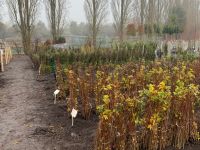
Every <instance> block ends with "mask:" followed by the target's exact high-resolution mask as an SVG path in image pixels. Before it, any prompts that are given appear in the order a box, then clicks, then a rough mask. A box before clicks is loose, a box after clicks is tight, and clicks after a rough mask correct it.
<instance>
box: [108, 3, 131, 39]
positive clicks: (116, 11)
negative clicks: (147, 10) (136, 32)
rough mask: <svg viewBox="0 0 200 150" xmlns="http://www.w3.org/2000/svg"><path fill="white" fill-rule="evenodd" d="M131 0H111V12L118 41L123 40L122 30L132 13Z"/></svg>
mask: <svg viewBox="0 0 200 150" xmlns="http://www.w3.org/2000/svg"><path fill="white" fill-rule="evenodd" d="M132 3H133V1H132V0H112V1H111V7H112V14H113V18H114V27H115V30H116V31H117V33H118V34H119V37H120V42H123V40H124V33H125V32H124V30H125V27H126V24H127V21H128V20H129V19H130V17H131V14H132V6H133V5H132Z"/></svg>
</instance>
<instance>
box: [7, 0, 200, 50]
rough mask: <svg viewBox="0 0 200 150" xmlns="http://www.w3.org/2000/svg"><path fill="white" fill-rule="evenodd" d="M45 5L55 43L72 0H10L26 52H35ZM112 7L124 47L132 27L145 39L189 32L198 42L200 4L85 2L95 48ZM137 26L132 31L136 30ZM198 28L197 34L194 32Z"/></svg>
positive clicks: (184, 0) (183, 0)
mask: <svg viewBox="0 0 200 150" xmlns="http://www.w3.org/2000/svg"><path fill="white" fill-rule="evenodd" d="M41 2H43V4H44V5H45V11H46V16H47V19H48V23H49V29H50V32H51V37H52V39H53V41H54V42H55V41H56V40H57V39H58V38H59V37H60V36H62V33H63V29H64V26H65V24H66V18H67V13H68V8H69V7H68V6H69V1H68V0H6V3H7V6H8V9H9V14H10V17H11V20H12V21H13V22H14V23H15V24H16V25H17V26H18V28H19V31H20V33H21V38H22V43H23V47H24V50H25V51H26V52H28V51H29V50H30V49H31V37H32V33H33V30H34V25H35V23H36V16H37V13H38V7H39V6H40V5H41ZM108 4H110V8H111V13H112V16H113V27H114V29H115V32H116V35H117V36H118V37H119V42H120V43H123V41H124V40H125V38H126V36H125V35H126V34H127V33H126V30H127V26H128V24H135V25H137V26H138V27H140V30H141V32H140V34H141V37H142V36H143V35H148V37H152V36H153V35H156V36H159V35H160V34H174V33H175V34H178V33H182V32H184V31H187V32H189V33H192V34H195V36H194V37H195V38H197V35H196V32H197V28H198V23H199V19H198V13H199V12H200V11H199V10H200V7H199V6H200V0H191V1H188V0H84V6H83V7H84V11H85V16H86V20H87V23H88V27H89V31H90V35H89V36H90V37H91V39H92V41H91V42H92V46H93V47H94V48H96V47H97V37H98V35H99V34H100V29H101V27H102V25H103V24H104V23H105V21H106V18H107V15H108V13H109V11H108V10H109V7H108ZM135 25H129V26H128V27H130V28H131V27H132V28H135ZM194 28H195V32H194V30H193V31H192V29H194ZM131 31H134V30H133V29H131ZM185 36H186V33H185Z"/></svg>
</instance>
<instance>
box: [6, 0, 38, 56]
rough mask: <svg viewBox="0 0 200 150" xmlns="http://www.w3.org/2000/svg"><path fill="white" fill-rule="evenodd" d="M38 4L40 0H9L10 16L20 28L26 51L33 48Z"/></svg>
mask: <svg viewBox="0 0 200 150" xmlns="http://www.w3.org/2000/svg"><path fill="white" fill-rule="evenodd" d="M38 4H39V0H7V5H8V9H9V11H10V17H11V19H12V20H13V21H14V22H15V23H16V24H17V26H18V28H19V30H20V33H21V36H22V43H23V47H24V51H25V52H26V53H27V52H29V51H30V50H31V36H32V31H33V27H34V23H35V19H36V13H37V8H38Z"/></svg>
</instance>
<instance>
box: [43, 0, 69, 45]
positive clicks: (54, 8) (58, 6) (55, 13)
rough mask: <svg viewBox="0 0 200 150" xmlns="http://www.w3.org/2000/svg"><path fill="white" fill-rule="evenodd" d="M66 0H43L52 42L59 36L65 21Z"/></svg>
mask: <svg viewBox="0 0 200 150" xmlns="http://www.w3.org/2000/svg"><path fill="white" fill-rule="evenodd" d="M67 2H68V0H44V3H45V7H46V13H47V17H48V20H49V25H50V29H51V34H52V37H53V40H54V42H55V41H56V40H57V39H58V37H59V36H61V34H62V31H63V28H64V25H65V23H66V15H67V6H68V5H67Z"/></svg>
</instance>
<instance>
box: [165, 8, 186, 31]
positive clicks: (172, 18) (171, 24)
mask: <svg viewBox="0 0 200 150" xmlns="http://www.w3.org/2000/svg"><path fill="white" fill-rule="evenodd" d="M185 21H186V13H185V11H184V9H183V8H182V7H180V6H176V7H174V8H173V9H172V11H170V14H169V19H168V22H167V24H165V26H164V28H163V33H165V34H170V35H172V34H178V33H182V32H183V30H184V25H185Z"/></svg>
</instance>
